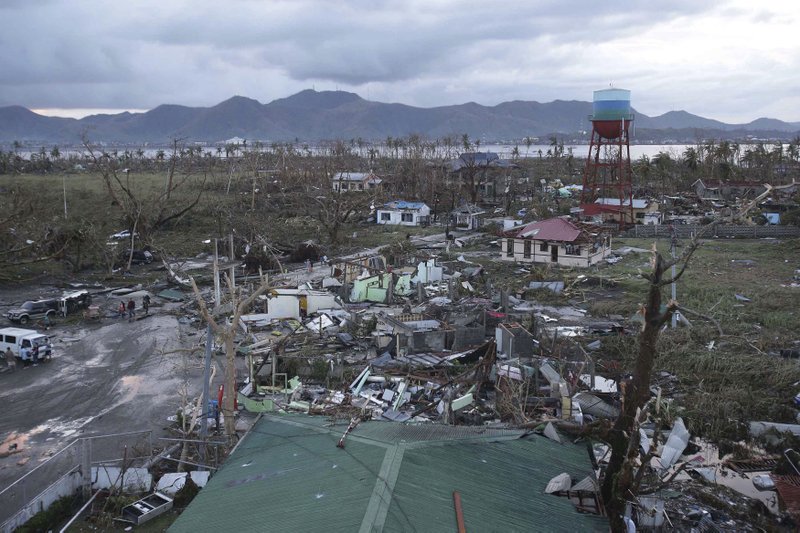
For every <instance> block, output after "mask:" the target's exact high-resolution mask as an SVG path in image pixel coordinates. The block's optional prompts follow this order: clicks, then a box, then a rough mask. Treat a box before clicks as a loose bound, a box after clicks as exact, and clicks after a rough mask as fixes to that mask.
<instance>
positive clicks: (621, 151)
mask: <svg viewBox="0 0 800 533" xmlns="http://www.w3.org/2000/svg"><path fill="white" fill-rule="evenodd" d="M589 120H591V121H592V140H591V143H590V144H589V155H588V157H587V159H586V168H585V169H584V172H583V192H582V193H581V207H583V209H584V213H586V214H597V213H601V212H602V213H609V214H611V215H612V217H613V218H614V219H616V220H618V221H619V224H620V226H627V225H631V224H633V223H634V218H633V183H632V173H631V148H630V143H629V136H628V129H629V127H630V125H631V123H632V122H633V113H631V92H630V91H628V90H625V89H614V88H612V89H602V90H599V91H594V99H593V103H592V116H590V117H589ZM600 198H603V199H605V200H604V203H601V204H597V203H596V202H597V200H598V199H600Z"/></svg>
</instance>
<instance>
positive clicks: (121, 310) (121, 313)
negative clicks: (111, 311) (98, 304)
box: [117, 301, 125, 318]
mask: <svg viewBox="0 0 800 533" xmlns="http://www.w3.org/2000/svg"><path fill="white" fill-rule="evenodd" d="M117 314H118V316H119V318H125V302H122V301H121V302H119V309H117Z"/></svg>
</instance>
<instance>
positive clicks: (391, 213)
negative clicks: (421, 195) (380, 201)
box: [375, 200, 431, 226]
mask: <svg viewBox="0 0 800 533" xmlns="http://www.w3.org/2000/svg"><path fill="white" fill-rule="evenodd" d="M375 221H376V222H377V223H378V224H395V225H398V226H427V225H428V224H430V221H431V208H430V207H428V206H427V204H425V203H424V202H406V201H405V200H395V201H393V202H389V203H387V204H384V205H383V206H382V207H380V208H378V211H377V214H376V215H375Z"/></svg>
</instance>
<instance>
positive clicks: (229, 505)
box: [169, 415, 608, 532]
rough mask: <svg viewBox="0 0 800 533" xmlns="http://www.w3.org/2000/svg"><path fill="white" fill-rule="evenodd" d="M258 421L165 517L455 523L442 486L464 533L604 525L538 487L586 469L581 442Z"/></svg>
mask: <svg viewBox="0 0 800 533" xmlns="http://www.w3.org/2000/svg"><path fill="white" fill-rule="evenodd" d="M328 423H329V419H327V418H323V417H309V416H280V415H267V416H264V417H263V418H262V419H261V420H260V421H259V422H258V423H257V424H256V425H255V426H254V427H253V429H252V430H251V431H250V433H249V434H248V435H247V436H246V437H245V439H244V440H243V441H242V442H241V443H240V445H239V447H238V448H237V449H236V450H235V451H234V453H233V454H232V455H231V456H230V458H228V460H227V461H226V463H225V464H224V465H223V467H222V468H221V469H220V470H219V471H218V472H217V473H216V475H214V476H213V477H212V479H211V480H210V481H209V483H208V485H207V486H206V487H205V488H204V489H203V490H202V491H200V493H199V494H198V495H197V497H196V498H195V500H194V501H193V502H192V504H191V505H190V506H189V508H188V509H186V510H185V511H184V512H183V514H182V515H181V516H180V517H179V518H178V520H177V521H176V522H175V523H174V524H173V526H172V527H171V528H170V530H169V531H171V532H184V531H186V532H195V531H226V532H227V531H230V532H245V531H279V530H280V531H304V532H313V531H325V532H336V531H348V532H349V531H448V530H455V512H454V508H453V496H452V495H453V491H458V492H459V493H460V494H461V501H462V505H463V509H464V518H465V522H466V527H467V530H469V531H533V530H535V531H593V530H599V531H607V530H608V522H607V521H606V520H605V519H603V518H600V517H597V516H592V515H586V514H581V513H578V512H577V511H576V510H575V507H574V506H573V505H572V504H571V503H570V502H569V501H568V500H567V499H566V498H560V497H557V496H552V495H547V494H544V488H545V486H546V485H547V482H548V481H549V480H550V479H551V478H552V477H554V476H556V475H558V474H560V473H562V472H567V473H569V474H570V475H571V476H572V478H573V479H582V478H583V477H585V476H586V475H589V474H591V464H590V462H589V455H588V452H587V449H586V447H585V446H583V445H572V444H565V445H560V444H557V443H555V442H553V441H551V440H549V439H546V438H544V437H540V436H536V435H531V436H527V437H525V438H519V437H520V436H521V435H522V433H521V432H519V431H509V430H491V429H486V428H482V427H466V426H461V427H449V426H439V425H403V424H398V423H394V422H380V421H369V422H362V423H361V424H360V425H359V426H358V427H357V428H356V429H355V430H354V431H353V432H352V433H351V434H350V435H349V436H348V437H347V441H346V447H345V449H339V448H337V447H336V443H337V442H338V440H339V438H340V437H341V435H342V433H343V432H344V430H345V428H346V425H343V424H338V425H337V426H336V427H333V428H329V427H325V426H326V424H328Z"/></svg>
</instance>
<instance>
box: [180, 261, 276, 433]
mask: <svg viewBox="0 0 800 533" xmlns="http://www.w3.org/2000/svg"><path fill="white" fill-rule="evenodd" d="M189 280H190V281H191V284H192V289H193V290H194V296H195V300H196V301H197V305H198V306H199V307H200V314H201V315H202V316H203V319H204V320H205V321H206V322H207V323H208V324H209V325H211V329H212V331H213V332H214V333H215V334H217V335H219V337H221V338H222V342H223V344H224V345H225V355H226V363H225V398H224V400H223V404H222V406H221V407H222V414H223V415H224V416H225V435H226V437H228V439H232V438H233V436H234V435H235V434H236V423H235V420H234V412H233V411H234V409H233V404H234V399H235V397H236V392H237V391H236V347H235V346H234V340H235V338H236V329H237V328H238V327H239V320H240V318H241V317H242V315H243V314H244V312H245V311H246V310H247V309H248V308H249V307H250V305H251V304H252V303H253V302H254V301H255V300H256V298H258V297H259V296H260V295H262V294H264V292H266V291H267V290H269V284H268V282H267V279H266V278H262V279H261V283H260V285H259V287H258V288H257V289H255V290H254V291H253V292H252V293H250V295H249V296H248V297H247V298H244V299H242V294H241V287H240V288H239V289H237V288H236V287H235V286H234V285H233V282H232V280H231V279H230V278H229V277H228V276H225V283H226V285H227V287H228V298H229V303H230V305H231V306H232V308H233V317H232V318H231V321H230V322H226V323H220V322H219V321H218V320H217V319H216V318H214V314H213V313H212V312H210V311H209V309H208V306H207V305H206V302H205V300H204V299H203V297H202V295H201V294H200V290H199V289H198V288H197V284H196V283H195V281H194V278H192V277H190V278H189ZM207 342H211V339H208V341H207Z"/></svg>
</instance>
